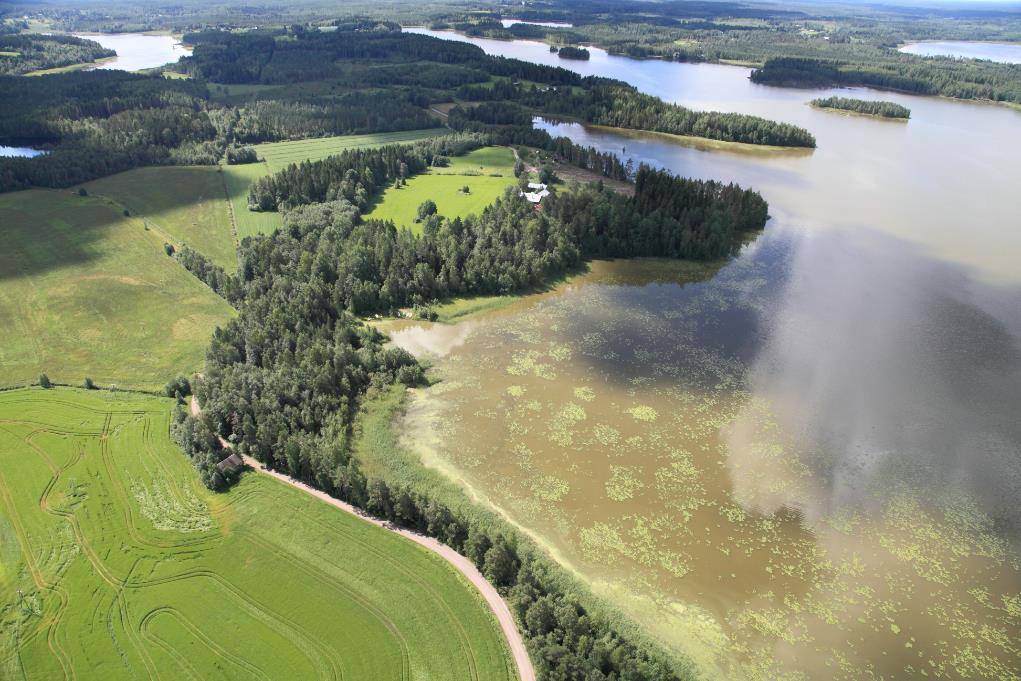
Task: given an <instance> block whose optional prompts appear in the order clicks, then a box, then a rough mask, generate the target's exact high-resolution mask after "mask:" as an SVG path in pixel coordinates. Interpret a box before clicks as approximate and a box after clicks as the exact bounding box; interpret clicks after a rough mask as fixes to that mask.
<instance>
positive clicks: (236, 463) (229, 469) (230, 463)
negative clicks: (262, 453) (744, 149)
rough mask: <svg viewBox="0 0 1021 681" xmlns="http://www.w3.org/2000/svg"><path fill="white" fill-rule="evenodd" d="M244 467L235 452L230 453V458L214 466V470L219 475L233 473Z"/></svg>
mask: <svg viewBox="0 0 1021 681" xmlns="http://www.w3.org/2000/svg"><path fill="white" fill-rule="evenodd" d="M244 467H245V462H244V460H243V459H242V458H241V457H240V456H238V455H237V453H236V452H231V455H230V456H228V457H227V458H226V459H224V460H223V461H221V462H220V463H218V464H216V469H217V470H218V471H220V472H221V473H235V472H237V471H239V470H241V469H242V468H244Z"/></svg>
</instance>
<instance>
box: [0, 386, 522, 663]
mask: <svg viewBox="0 0 1021 681" xmlns="http://www.w3.org/2000/svg"><path fill="white" fill-rule="evenodd" d="M169 407H170V402H169V401H168V400H158V399H155V398H142V397H138V396H128V395H126V394H123V393H121V394H109V393H99V392H84V391H77V390H52V391H43V390H40V389H33V390H19V391H9V392H6V393H0V539H2V540H3V541H0V631H2V634H3V635H2V638H0V678H3V679H10V680H12V681H13V680H16V679H25V680H29V679H32V680H34V679H40V680H42V679H45V680H52V679H75V678H77V679H85V678H89V679H93V678H95V679H100V678H101V679H103V680H104V681H115V680H117V679H131V680H133V679H140V678H150V679H165V680H168V681H169V680H175V679H194V680H196V681H197V680H200V679H213V678H217V679H337V680H339V679H348V680H354V679H373V680H375V679H385V680H389V679H394V680H400V681H405V680H408V681H410V680H412V679H423V680H425V679H472V680H476V681H483V680H485V681H489V680H496V681H500V680H505V679H510V678H511V671H510V664H509V661H508V656H507V652H506V648H505V644H504V642H503V640H502V638H501V635H500V631H499V629H498V628H497V625H496V622H495V621H494V620H493V618H492V616H491V614H490V613H489V611H488V610H487V609H486V608H485V607H483V606H482V605H481V601H480V597H479V596H478V594H477V593H476V592H475V591H474V590H473V589H472V588H471V587H470V586H469V585H468V584H467V583H466V582H465V581H464V580H463V578H462V577H461V576H460V575H459V574H458V573H456V572H455V571H454V570H453V569H452V568H450V567H449V566H448V565H447V564H446V563H444V562H443V560H442V559H441V558H439V557H437V556H435V555H433V554H431V553H429V552H428V551H426V550H425V549H422V548H420V547H418V546H417V545H415V544H413V543H412V542H410V541H408V540H406V539H403V538H401V537H399V536H396V535H394V534H391V533H389V532H387V531H386V530H382V529H380V528H377V527H374V526H372V525H369V524H368V523H365V522H363V521H361V520H359V519H357V518H355V517H353V516H350V515H348V514H346V513H344V512H343V511H340V510H338V509H335V508H333V507H331V506H329V505H327V504H324V503H322V502H321V501H317V500H316V499H314V498H312V497H309V496H307V495H305V494H303V493H302V492H300V491H298V490H295V489H293V488H291V487H289V486H287V485H284V484H282V483H279V482H276V481H274V480H272V479H270V478H268V477H267V476H262V475H258V474H255V473H250V474H247V475H245V476H243V478H242V480H241V482H240V483H239V484H238V485H237V486H236V487H234V488H233V489H232V490H231V491H230V492H228V493H225V494H221V495H214V494H211V493H209V492H207V491H205V490H204V489H203V488H201V486H200V485H199V484H198V482H197V479H196V476H195V474H194V471H193V470H192V469H191V466H190V465H189V464H188V463H187V461H186V459H185V457H184V455H183V454H182V453H181V452H180V450H178V449H177V448H176V447H175V446H173V445H172V444H171V442H170V441H169V439H168V436H167V430H168V425H169V418H170V412H169Z"/></svg>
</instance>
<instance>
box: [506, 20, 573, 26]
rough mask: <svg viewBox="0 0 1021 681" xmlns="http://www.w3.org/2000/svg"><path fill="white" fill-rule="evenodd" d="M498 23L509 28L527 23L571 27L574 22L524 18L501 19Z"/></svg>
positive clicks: (530, 24)
mask: <svg viewBox="0 0 1021 681" xmlns="http://www.w3.org/2000/svg"><path fill="white" fill-rule="evenodd" d="M500 23H501V24H503V27H504V28H510V27H511V26H513V25H514V24H528V25H529V26H545V27H546V28H571V27H572V26H574V24H565V23H563V22H559V21H525V20H524V19H501V20H500Z"/></svg>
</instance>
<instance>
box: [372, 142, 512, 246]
mask: <svg viewBox="0 0 1021 681" xmlns="http://www.w3.org/2000/svg"><path fill="white" fill-rule="evenodd" d="M494 174H498V175H499V176H498V177H494V176H493V175H494ZM516 183H517V179H516V178H515V177H514V153H513V152H512V151H511V150H510V149H507V148H505V147H485V148H482V149H476V150H475V151H473V152H471V153H470V154H467V155H465V156H460V157H454V158H452V159H450V166H449V167H447V168H434V169H432V170H430V171H429V172H427V173H424V174H422V175H416V176H415V177H412V178H411V179H409V180H408V182H407V185H405V186H404V187H400V188H396V187H390V188H388V189H387V190H386V191H384V192H383V195H382V196H381V197H380V199H379V201H378V202H377V203H376V205H375V207H374V208H373V209H372V211H370V212H369V213H367V214H366V215H365V216H364V217H365V219H366V220H393V221H394V223H396V224H397V225H404V226H406V227H409V228H411V229H412V230H416V231H417V229H418V227H419V226H418V225H416V224H415V217H416V215H417V212H418V207H419V206H420V205H421V204H422V203H423V202H424V201H425V200H427V199H431V200H433V201H435V202H436V207H437V209H438V212H439V214H440V215H442V216H444V217H447V218H455V217H462V218H463V217H465V216H466V215H471V214H477V213H481V212H482V210H483V209H484V208H485V207H486V206H488V205H490V204H491V203H493V202H494V201H495V200H496V199H497V198H499V197H500V196H501V195H502V194H503V192H504V191H505V190H506V189H507V187H513V186H514V185H515V184H516ZM465 185H468V188H469V190H470V191H469V193H467V194H465V193H464V192H462V191H461V189H462V187H464V186H465Z"/></svg>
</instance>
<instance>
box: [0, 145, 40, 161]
mask: <svg viewBox="0 0 1021 681" xmlns="http://www.w3.org/2000/svg"><path fill="white" fill-rule="evenodd" d="M46 153H48V152H45V151H43V150H42V149H33V148H32V147H5V146H3V145H0V156H15V157H19V158H33V157H35V156H42V155H43V154H46Z"/></svg>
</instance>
